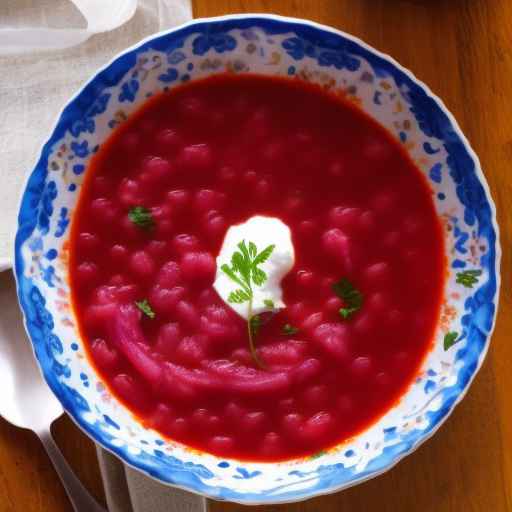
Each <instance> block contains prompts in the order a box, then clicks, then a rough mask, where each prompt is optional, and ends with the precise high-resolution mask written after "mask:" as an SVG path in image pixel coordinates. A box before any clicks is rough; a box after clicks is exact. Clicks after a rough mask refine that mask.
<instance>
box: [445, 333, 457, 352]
mask: <svg viewBox="0 0 512 512" xmlns="http://www.w3.org/2000/svg"><path fill="white" fill-rule="evenodd" d="M458 337H459V333H458V332H455V331H450V332H447V333H446V334H445V335H444V340H443V348H444V349H445V350H448V349H449V348H451V347H453V345H455V343H457V341H459V340H458V339H457V338H458Z"/></svg>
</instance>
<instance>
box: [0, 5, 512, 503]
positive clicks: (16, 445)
mask: <svg viewBox="0 0 512 512" xmlns="http://www.w3.org/2000/svg"><path fill="white" fill-rule="evenodd" d="M234 12H274V13H278V14H283V15H289V16H297V17H303V18H309V19H312V20H315V21H318V22H321V23H325V24H328V25H331V26H333V27H337V28H339V29H342V30H344V31H346V32H349V33H351V34H354V35H355V36H358V37H360V38H362V39H363V40H365V41H366V42H368V43H369V44H371V45H373V46H374V47H376V48H377V49H379V50H382V51H384V52H386V53H389V54H391V55H392V56H393V57H395V59H397V60H398V61H399V62H400V63H401V64H403V65H404V66H406V67H407V68H409V69H411V70H412V71H413V72H414V74H415V75H416V76H417V77H418V78H420V79H421V80H423V81H424V82H426V83H427V84H428V85H429V86H430V87H431V89H432V90H433V91H434V92H435V93H436V94H437V95H439V96H440V97H441V98H442V99H443V100H444V102H445V103H446V105H447V106H448V108H449V109H450V110H451V111H452V112H453V114H454V115H455V117H456V118H457V120H458V122H459V124H460V125H461V127H462V130H463V131H464V133H465V134H466V136H467V137H468V139H469V140H470V142H471V144H472V146H473V148H474V149H475V151H476V153H477V154H478V155H479V157H480V160H481V162H482V167H483V169H484V172H485V175H486V176H487V180H488V182H489V184H490V187H491V191H492V194H493V197H494V200H495V202H496V204H497V209H498V218H499V223H500V227H501V244H502V247H503V249H504V255H503V260H502V282H503V283H504V286H503V288H502V292H501V305H500V309H499V315H498V322H497V325H496V330H495V333H494V336H493V339H492V343H491V348H490V351H489V354H488V356H487V359H486V361H485V363H484V365H483V367H482V369H481V371H480V373H479V374H478V376H477V377H476V379H475V381H474V383H473V385H472V387H471V389H470V391H469V393H468V395H467V397H466V398H465V399H464V400H463V402H462V403H461V404H460V405H459V406H458V407H457V409H456V411H455V412H454V414H453V415H452V416H451V417H450V419H449V420H448V422H447V423H446V424H445V425H444V426H443V427H442V428H441V430H440V431H439V432H438V433H437V434H436V435H435V436H434V438H433V439H431V440H429V441H428V442H427V443H426V444H425V445H423V446H422V447H421V448H420V449H419V450H418V451H417V452H416V453H414V454H413V455H411V456H409V457H407V458H406V459H405V460H403V461H402V462H401V463H400V464H398V466H397V467H396V468H394V469H393V470H391V471H389V472H388V473H386V474H385V475H383V476H380V477H378V478H376V479H374V480H371V481H369V482H367V483H365V484H362V485H359V486H357V487H355V488H352V489H349V490H347V491H344V492H341V493H338V494H335V495H331V496H326V497H322V498H317V499H314V500H311V501H307V502H303V503H299V504H296V505H282V506H269V507H257V508H253V509H252V510H254V511H255V512H256V511H258V512H260V511H261V512H271V511H289V512H313V511H314V512H334V511H336V512H344V511H350V512H372V511H379V512H386V511H390V512H391V511H392V512H402V511H406V512H408V511H414V512H433V511H435V512H444V511H450V512H452V511H453V512H455V511H457V512H458V511H464V512H473V511H474V512H506V511H512V339H510V337H511V335H512V291H511V290H512V288H511V287H510V283H511V280H512V261H511V254H512V253H511V251H510V247H511V237H512V207H511V199H512V170H511V169H510V163H511V162H512V101H511V99H510V94H511V93H512V1H511V0H195V1H194V15H195V16H196V17H204V16H213V15H220V14H227V13H234ZM0 286H1V281H0ZM55 433H56V437H57V439H58V442H59V444H60V446H61V447H62V449H63V451H64V453H65V455H66V457H67V458H68V460H69V461H70V463H71V464H72V466H73V467H74V468H75V470H76V472H77V474H78V476H79V477H80V478H81V479H82V481H83V482H84V483H85V485H86V486H87V487H88V488H89V489H90V490H91V492H92V493H93V494H94V495H95V496H96V497H97V498H98V499H99V500H100V501H102V502H104V496H103V489H102V485H101V480H100V476H99V470H98V466H97V461H96V456H95V451H94V447H93V443H92V442H91V441H89V439H88V438H86V437H85V436H84V435H83V434H82V433H81V432H79V431H78V429H77V428H76V427H75V426H74V424H72V422H71V421H70V420H69V419H68V418H65V417H63V418H61V419H60V420H58V421H57V423H56V425H55ZM243 508H244V507H241V506H240V505H229V504H223V503H212V504H211V511H212V512H234V511H237V510H241V509H243ZM71 510H72V508H71V506H70V504H69V502H68V501H67V498H66V496H65V494H64V491H63V489H62V487H61V485H60V483H59V481H58V479H57V476H56V474H55V472H54V470H53V468H52V466H51V464H50V462H49V460H48V459H47V457H46V455H45V454H44V452H43V448H42V446H41V445H40V443H39V441H38V440H37V439H36V437H35V435H33V434H32V433H30V432H27V431H23V430H20V429H17V428H14V427H12V426H11V425H9V424H7V423H6V422H5V421H3V420H1V419H0V512H19V511H20V512H21V511H23V512H42V511H44V512H64V511H65V512H68V511H71ZM148 512H153V511H148Z"/></svg>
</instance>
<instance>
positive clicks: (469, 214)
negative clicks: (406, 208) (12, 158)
mask: <svg viewBox="0 0 512 512" xmlns="http://www.w3.org/2000/svg"><path fill="white" fill-rule="evenodd" d="M222 71H230V72H232V73H244V72H248V71H250V72H255V73H262V74H267V75H288V76H293V77H296V78H298V79H300V80H307V81H310V82H315V83H318V84H321V85H322V86H324V87H326V88H328V89H331V90H333V91H334V90H336V91H343V92H344V94H345V95H346V97H347V98H348V99H349V100H350V101H353V102H354V103H357V104H358V105H359V106H360V107H361V108H362V109H364V110H365V111H366V112H368V113H369V114H370V115H371V116H373V117H374V118H375V119H376V120H378V121H379V122H380V123H381V124H382V125H384V126H385V127H386V128H387V129H388V130H389V131H390V132H391V133H392V134H393V135H394V136H395V137H396V138H397V139H398V140H399V141H400V142H401V144H403V146H404V147H405V148H406V149H407V151H408V152H409V154H410V155H411V157H412V158H413V159H414V160H415V162H417V164H418V166H419V168H420V169H421V170H422V171H423V172H424V173H425V175H426V176H427V177H428V179H429V182H430V185H431V187H432V189H433V194H434V196H433V197H434V199H435V204H436V208H437V211H438V213H439V216H440V218H441V219H442V222H443V225H444V233H445V239H446V254H447V259H448V262H449V266H448V269H449V275H448V279H447V286H446V290H445V295H444V302H443V305H442V313H441V320H440V323H439V326H438V330H437V333H436V340H437V341H436V343H435V346H434V348H433V349H432V351H431V353H430V354H429V355H428V357H427V359H426V361H425V363H424V365H423V368H422V371H421V374H420V375H419V376H418V378H417V380H416V381H415V382H414V384H413V385H411V387H410V389H409V390H408V392H407V393H406V394H405V396H403V398H402V399H401V400H400V402H399V403H398V404H397V405H396V406H395V407H394V408H393V409H392V410H391V411H389V412H388V413H387V414H386V415H385V416H384V417H382V418H381V419H380V420H379V421H378V422H377V423H376V424H374V425H373V426H372V427H371V428H369V429H368V430H366V431H365V432H363V433H361V434H360V435H358V436H356V437H355V438H353V439H351V440H349V441H347V442H346V443H343V444H341V445H339V446H337V447H336V448H334V449H332V450H329V451H327V452H322V453H319V454H317V455H315V456H312V457H309V458H306V459H300V460H293V461H288V462H283V463H279V464H262V463H247V462H239V461H236V460H222V459H220V458H218V457H214V456H212V455H209V454H206V453H200V452H198V451H196V450H191V449H188V448H187V447H185V446H183V445H180V444H178V443H174V442H169V441H167V440H164V439H162V438H161V437H160V436H159V435H158V433H156V432H154V431H152V430H149V429H146V428H144V427H143V426H142V425H141V424H139V423H138V422H137V421H136V420H135V419H134V418H133V417H132V415H131V414H130V412H129V411H128V410H127V409H125V408H124V407H123V406H122V405H121V404H119V403H118V402H117V400H116V399H115V398H114V397H113V396H112V395H110V393H109V392H108V390H107V388H106V386H105V385H104V384H103V383H102V381H101V379H100V377H99V376H98V375H97V374H96V373H95V371H94V370H93V369H92V368H91V366H90V365H89V363H88V361H87V357H86V355H85V351H84V346H83V342H82V340H81V339H80V336H79V333H78V330H77V328H76V321H75V318H74V314H73V311H72V310H71V309H70V305H69V284H68V275H67V274H68V272H67V261H68V244H67V239H68V236H69V225H70V219H71V218H72V215H73V211H74V208H75V206H76V202H77V198H78V195H79V192H80V187H81V184H82V182H83V177H84V172H85V171H86V169H87V164H88V162H89V159H90V158H91V156H92V155H93V154H94V153H95V152H96V151H97V149H98V147H99V145H100V144H101V143H102V141H104V140H105V138H106V137H108V135H109V133H110V132H111V131H112V130H114V129H115V128H116V126H117V125H118V124H120V123H122V122H123V121H124V120H125V119H126V118H127V117H128V116H129V115H130V114H131V113H132V112H133V111H134V110H135V109H137V108H138V107H139V106H140V105H141V104H142V103H143V102H144V101H145V99H146V98H148V97H149V96H151V95H152V94H155V93H156V92H158V91H161V90H165V89H167V88H172V87H174V86H176V85H178V84H180V83H182V82H185V81H187V80H195V79H198V78H201V77H205V76H208V75H211V74H214V73H219V72H222ZM499 261H500V247H499V242H498V229H497V224H496V216H495V209H494V205H493V202H492V199H491V197H490V195H489V189H488V186H487V183H486V181H485V178H484V176H483V174H482V171H481V169H480V164H479V162H478V159H477V157H476V155H475V154H474V153H473V151H472V150H471V148H470V147H469V144H468V142H467V140H466V139H465V137H464V135H463V134H462V133H461V131H460V129H459V127H458V126H457V123H456V122H455V120H454V119H453V117H452V116H451V114H450V113H449V112H448V111H447V110H446V108H445V107H444V105H443V104H442V102H441V101H440V100H439V99H438V98H436V97H435V96H434V95H433V94H432V93H431V91H430V90H429V89H428V88H427V87H426V86H425V85H424V84H422V83H421V82H419V81H418V80H416V79H415V78H414V77H413V76H412V74H411V73H409V72H408V71H406V70H405V69H403V68H402V67H401V66H400V65H399V64H397V63H396V62H394V61H393V60H392V59H391V58H389V57H387V56H385V55H382V54H381V53H379V52H377V51H376V50H374V49H372V48H370V47H369V46H368V45H366V44H364V43H363V42H361V41H359V40H357V39H355V38H353V37H351V36H349V35H347V34H343V33H341V32H338V31H336V30H333V29H330V28H328V27H323V26H320V25H317V24H315V23H312V22H307V21H301V20H295V19H288V18H281V17H277V16H254V15H249V16H226V17H222V18H215V19H209V20H197V21H193V22H191V23H189V24H187V25H184V26H182V27H180V28H178V29H174V30H171V31H168V32H164V33H160V34H157V35H155V36H152V37H150V38H148V39H146V40H145V41H143V42H141V43H140V44H138V45H136V46H134V47H132V48H130V49H129V50H127V51H125V52H124V53H122V54H121V55H119V56H118V57H116V58H115V59H114V60H113V61H112V62H111V63H110V64H108V65H107V66H106V67H104V68H103V69H102V70H100V71H99V72H98V73H97V74H96V75H95V76H94V77H93V78H92V79H91V80H90V81H89V82H88V83H87V84H86V85H85V86H84V87H83V88H82V89H81V90H80V91H79V92H78V93H77V94H76V95H75V96H74V97H73V98H72V99H71V100H70V101H69V103H68V104H67V105H66V107H65V108H64V110H63V111H62V113H61V114H60V116H59V118H58V120H57V123H56V125H55V128H54V130H53V132H52V134H51V135H50V137H49V139H48V141H47V142H46V144H45V145H44V146H43V148H42V151H41V156H40V158H39V161H38V162H37V165H36V167H35V169H34V170H33V171H32V173H31V174H30V177H29V179H28V181H27V183H26V186H25V189H24V192H23V196H22V200H21V205H20V210H19V217H18V227H17V233H16V243H15V273H16V277H17V282H18V295H19V300H20V303H21V307H22V309H23V312H24V314H25V324H26V329H27V331H28V334H29V335H30V338H31V340H32V344H33V347H34V351H35V355H36V357H37V359H38V361H39V365H40V367H41V370H42V372H43V374H44V376H45V378H46V381H47V382H48V384H49V385H50V387H51V388H52V390H53V392H54V393H55V395H56V396H57V397H58V398H59V399H60V401H61V402H62V404H63V406H64V407H65V409H66V411H67V412H68V413H69V414H70V415H71V417H72V418H73V419H74V420H75V421H76V423H77V424H78V425H79V426H80V427H81V428H82V429H83V430H84V431H85V432H86V433H88V434H89V435H90V436H91V437H92V438H93V439H94V440H95V441H96V442H98V443H100V444H101V445H102V446H103V447H105V448H106V449H108V450H110V451H111V452H113V453H115V454H116V455H118V456H119V457H120V458H121V459H123V460H124V461H125V462H126V463H128V464H130V465H131V466H133V467H135V468H137V469H139V470H141V471H143V472H145V473H147V474H149V475H151V476H153V477H155V478H157V479H158V480H160V481H162V482H164V483H166V484H171V485H174V486H178V487H182V488H184V489H187V490H189V491H193V492H196V493H201V494H204V495H206V496H209V497H211V498H215V499H220V500H231V501H236V502H240V503H247V504H255V503H279V502H289V501H297V500H302V499H305V498H309V497H312V496H315V495H319V494H325V493H329V492H334V491H338V490H340V489H344V488H346V487H349V486H351V485H354V484H356V483H358V482H361V481H363V480H366V479H368V478H371V477H373V476H375V475H378V474H379V473H382V472H384V471H386V470H387V469H389V468H390V467H392V466H393V465H394V464H396V463H397V462H398V461H399V460H400V459H401V458H402V457H404V456H405V455H407V454H409V453H411V452H412V451H413V450H414V449H415V448H417V446H418V445H419V444H420V443H422V442H423V441H424V440H425V439H427V438H428V437H430V436H431V435H432V434H433V433H434V432H435V431H436V430H437V429H438V428H439V426H440V425H441V424H442V423H443V421H444V420H445V419H446V418H447V417H448V415H449V414H450V412H451V411H452V410H453V408H454V406H455V405H456V404H457V403H458V402H459V401H460V400H461V398H462V397H463V396H464V394H465V392H466V391H467V389H468V387H469V385H470V383H471V380H472V379H473V377H474V376H475V374H476V372H477V371H478V369H479V367H480V365H481V364H482V361H483V359H484V357H485V353H486V351H487V348H488V344H489V337H490V334H491V332H492V329H493V325H494V318H495V314H496V307H497V299H498V288H499ZM463 277H466V279H464V278H463ZM462 282H464V283H466V286H464V285H463V284H462Z"/></svg>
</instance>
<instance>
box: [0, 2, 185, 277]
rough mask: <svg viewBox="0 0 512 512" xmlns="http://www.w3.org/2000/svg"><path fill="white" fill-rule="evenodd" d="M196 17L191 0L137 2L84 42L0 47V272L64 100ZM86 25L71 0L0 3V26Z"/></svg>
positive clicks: (63, 26) (58, 26)
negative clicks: (135, 49) (11, 49)
mask: <svg viewBox="0 0 512 512" xmlns="http://www.w3.org/2000/svg"><path fill="white" fill-rule="evenodd" d="M95 1H97V0H95ZM104 1H105V2H109V1H110V0H104ZM81 2H82V3H84V0H81ZM191 18H192V8H191V4H190V0H139V2H138V7H137V10H136V12H135V14H134V15H133V17H132V18H131V19H130V20H129V21H128V22H127V23H125V24H124V25H122V26H120V27H119V28H117V29H115V30H112V31H108V32H104V33H100V34H96V35H93V36H92V37H91V38H90V39H88V40H86V41H85V42H84V43H82V44H80V45H78V46H75V47H71V48H67V49H63V50H58V51H57V50H54V51H46V52H38V53H35V54H34V53H24V54H17V55H16V54H13V55H2V54H1V52H0V70H1V73H0V112H1V121H0V185H1V186H0V205H2V208H1V215H0V270H2V269H5V268H7V267H8V266H9V261H10V259H11V258H12V250H13V249H12V230H13V228H14V226H15V222H16V213H17V207H18V196H19V192H20V190H21V188H22V186H23V183H24V180H25V176H26V174H27V173H29V172H30V171H31V170H32V167H33V165H34V164H35V162H36V159H37V156H38V154H39V151H40V149H41V145H42V144H43V142H44V141H45V140H46V139H47V137H48V136H49V135H50V130H51V129H52V127H53V124H54V122H55V120H56V117H57V114H58V113H59V112H60V110H61V109H62V107H63V106H64V104H65V103H66V101H67V100H68V99H69V98H70V97H71V96H72V95H73V94H74V93H75V91H77V90H78V88H79V87H80V86H81V85H82V84H83V83H84V82H85V81H86V80H87V79H88V78H89V77H90V76H91V75H92V74H93V73H94V72H95V71H96V70H97V69H98V68H99V67H101V66H102V65H103V64H105V63H106V62H108V61H109V60H110V59H111V58H112V57H113V56H114V55H116V54H117V53H118V52H120V51H121V50H123V49H124V48H127V47H129V46H131V45H133V44H134V43H136V42H137V41H139V40H140V39H142V38H144V37H146V36H148V35H149V34H152V33H154V32H158V31H159V30H163V29H166V28H169V27H172V26H175V25H179V24H180V23H184V22H185V21H188V20H190V19H191ZM85 24H86V20H85V19H84V17H83V16H82V15H81V14H80V12H79V11H78V9H77V8H76V7H75V6H74V5H73V4H72V3H70V1H69V0H0V30H1V29H6V28H12V27H18V28H19V27H29V26H32V27H51V28H60V29H63V28H66V27H73V28H75V27H78V28H79V27H82V28H83V27H84V26H85Z"/></svg>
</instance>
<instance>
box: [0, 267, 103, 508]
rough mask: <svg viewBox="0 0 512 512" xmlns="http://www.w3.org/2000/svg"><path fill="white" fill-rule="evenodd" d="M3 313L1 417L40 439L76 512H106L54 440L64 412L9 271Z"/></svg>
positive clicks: (1, 284) (0, 291) (0, 287)
mask: <svg viewBox="0 0 512 512" xmlns="http://www.w3.org/2000/svg"><path fill="white" fill-rule="evenodd" d="M0 311H1V312H2V315H1V316H0V389H1V390H2V393H0V416H2V417H3V418H5V419H6V420H7V421H8V422H10V423H12V424H13V425H16V426H17V427H21V428H28V429H30V430H33V431H34V432H35V433H36V434H37V435H38V436H39V438H40V439H41V441H42V443H43V446H44V448H45V450H46V452H47V453H48V456H49V457H50V459H51V460H52V462H53V465H54V467H55V469H56V471H57V473H58V475H59V477H60V479H61V482H62V485H64V489H65V490H66V493H67V495H68V497H69V499H70V501H71V503H72V504H73V508H74V509H75V511H76V512H105V509H104V508H103V507H101V506H100V505H98V503H97V502H96V501H95V500H94V498H93V497H92V496H91V495H90V494H89V492H88V491H87V489H86V488H85V487H84V486H83V485H82V483H81V482H80V480H79V479H78V478H77V477H76V475H75V474H74V472H73V470H72V469H71V468H70V466H69V465H68V463H67V462H66V459H65V458H64V456H63V455H62V452H61V451H60V449H59V447H58V446H57V444H56V443H55V441H54V439H53V437H52V434H51V431H50V426H51V424H52V423H53V422H54V421H55V420H56V419H57V418H58V417H59V416H61V415H62V413H63V412H64V411H63V409H62V407H61V405H60V403H59V402H58V400H57V399H56V398H55V397H54V396H53V394H52V392H51V391H50V389H49V388H48V386H47V385H46V382H45V381H44V380H43V378H42V376H41V374H40V372H39V368H38V367H37V365H36V362H35V359H34V355H33V353H32V348H31V346H30V343H29V342H28V340H27V337H26V334H25V331H24V329H23V320H22V317H21V314H20V311H19V308H18V299H17V297H16V289H15V285H14V279H13V276H12V273H11V272H10V271H9V272H0Z"/></svg>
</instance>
